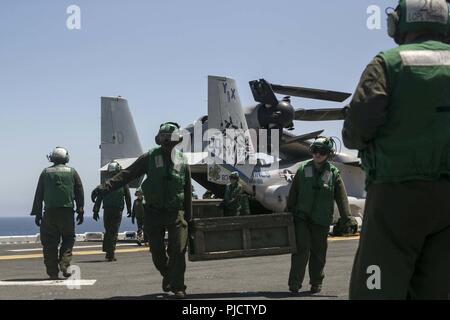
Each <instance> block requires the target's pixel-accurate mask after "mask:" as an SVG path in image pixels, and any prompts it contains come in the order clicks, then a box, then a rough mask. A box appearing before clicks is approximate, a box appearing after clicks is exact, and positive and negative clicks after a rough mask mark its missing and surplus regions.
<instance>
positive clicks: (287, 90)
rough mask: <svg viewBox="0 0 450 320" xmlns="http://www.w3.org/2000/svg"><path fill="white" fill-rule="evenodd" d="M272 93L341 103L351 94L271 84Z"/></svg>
mask: <svg viewBox="0 0 450 320" xmlns="http://www.w3.org/2000/svg"><path fill="white" fill-rule="evenodd" d="M271 86H272V89H273V92H275V93H278V94H284V95H287V96H294V97H302V98H309V99H317V100H327V101H335V102H342V101H344V100H346V99H347V98H348V97H350V96H351V93H346V92H339V91H331V90H321V89H312V88H304V87H293V86H284V85H280V84H271Z"/></svg>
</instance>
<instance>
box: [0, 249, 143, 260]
mask: <svg viewBox="0 0 450 320" xmlns="http://www.w3.org/2000/svg"><path fill="white" fill-rule="evenodd" d="M144 251H145V252H147V251H149V248H148V247H145V248H132V249H118V250H116V253H128V252H144ZM96 254H105V253H104V252H103V251H99V250H97V251H78V252H74V253H73V255H74V256H85V255H96ZM42 257H43V255H42V253H32V254H20V255H19V254H17V255H8V256H0V260H20V259H33V258H42Z"/></svg>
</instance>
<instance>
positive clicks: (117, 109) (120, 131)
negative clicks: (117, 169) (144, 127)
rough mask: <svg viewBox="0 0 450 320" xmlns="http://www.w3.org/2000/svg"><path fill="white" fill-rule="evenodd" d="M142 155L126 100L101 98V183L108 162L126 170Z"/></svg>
mask: <svg viewBox="0 0 450 320" xmlns="http://www.w3.org/2000/svg"><path fill="white" fill-rule="evenodd" d="M142 153H143V151H142V146H141V142H140V141H139V138H138V134H137V131H136V126H135V125H134V121H133V117H132V115H131V112H130V108H129V107H128V101H127V99H124V98H122V97H120V96H119V97H101V144H100V166H101V167H103V168H102V169H101V170H102V174H101V181H103V180H104V179H105V172H104V170H103V169H104V168H105V166H106V165H107V164H108V163H109V162H111V161H113V160H115V161H117V162H119V163H120V164H121V166H122V167H124V168H126V167H128V166H129V165H130V164H131V163H132V162H133V161H134V158H137V157H139V156H140V155H142ZM134 184H135V183H134Z"/></svg>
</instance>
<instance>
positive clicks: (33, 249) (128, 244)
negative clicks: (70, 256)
mask: <svg viewBox="0 0 450 320" xmlns="http://www.w3.org/2000/svg"><path fill="white" fill-rule="evenodd" d="M125 246H137V244H136V243H121V244H117V245H116V247H125ZM101 247H102V245H101V244H98V245H92V246H75V247H73V248H74V249H84V248H101ZM7 251H10V252H27V251H42V248H29V249H13V250H7Z"/></svg>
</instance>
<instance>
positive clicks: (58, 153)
mask: <svg viewBox="0 0 450 320" xmlns="http://www.w3.org/2000/svg"><path fill="white" fill-rule="evenodd" d="M47 159H48V161H50V162H53V163H55V164H56V163H63V164H65V163H67V162H69V151H67V149H66V148H63V147H56V148H55V149H53V151H52V152H51V153H50V154H49V155H47Z"/></svg>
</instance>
